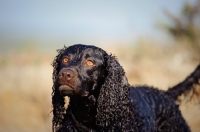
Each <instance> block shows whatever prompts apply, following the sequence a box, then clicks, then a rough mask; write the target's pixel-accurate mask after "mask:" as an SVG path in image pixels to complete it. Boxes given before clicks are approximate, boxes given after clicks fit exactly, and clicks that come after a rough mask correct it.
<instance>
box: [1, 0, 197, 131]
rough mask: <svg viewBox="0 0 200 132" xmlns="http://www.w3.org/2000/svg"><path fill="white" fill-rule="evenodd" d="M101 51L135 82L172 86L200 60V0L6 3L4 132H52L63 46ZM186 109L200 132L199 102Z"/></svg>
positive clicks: (3, 5) (3, 0)
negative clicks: (55, 73) (56, 64)
mask: <svg viewBox="0 0 200 132" xmlns="http://www.w3.org/2000/svg"><path fill="white" fill-rule="evenodd" d="M77 43H82V44H90V45H95V46H98V47H101V48H102V49H104V50H106V51H107V52H108V53H112V54H114V55H116V56H117V57H118V60H119V62H120V63H121V65H122V66H123V67H124V69H125V71H126V74H127V77H128V80H129V82H130V84H131V85H144V84H146V85H150V86H154V87H158V88H159V89H164V90H165V89H167V88H168V87H172V86H174V85H175V84H177V83H179V82H181V81H182V80H183V79H184V78H185V77H186V76H188V75H189V74H190V73H191V72H192V71H193V70H194V69H195V68H196V66H197V65H198V64H199V62H200V0H176V1H174V0H168V1H160V0H151V1H144V0H140V1H136V0H126V1H122V0H115V1H105V0H103V1H92V0H86V1H81V0H77V1H67V0H65V1H62V0H61V1H49V0H48V1H47V0H43V1H40V0H34V1H26V0H18V1H15V0H9V1H8V0H1V1H0V132H50V131H51V120H52V113H51V110H52V105H51V87H52V66H51V63H52V62H53V59H54V57H55V56H56V54H57V52H56V49H61V48H63V47H64V45H65V46H69V45H72V44H77ZM181 111H182V113H183V116H184V117H185V118H186V120H187V122H188V124H189V125H190V127H191V129H192V131H194V132H199V131H200V116H199V112H200V108H199V105H198V104H197V103H196V102H195V101H191V102H188V103H183V104H182V105H181Z"/></svg>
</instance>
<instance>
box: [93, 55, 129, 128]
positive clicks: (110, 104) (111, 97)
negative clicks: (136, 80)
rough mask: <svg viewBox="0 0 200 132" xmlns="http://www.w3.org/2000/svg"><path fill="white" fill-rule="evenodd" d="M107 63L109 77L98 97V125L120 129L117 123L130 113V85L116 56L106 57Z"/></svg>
mask: <svg viewBox="0 0 200 132" xmlns="http://www.w3.org/2000/svg"><path fill="white" fill-rule="evenodd" d="M105 62H106V73H107V76H106V79H105V82H104V84H103V85H102V87H101V89H100V94H99V97H98V103H97V115H96V124H97V125H99V126H101V127H103V128H106V127H108V126H117V127H120V124H117V121H118V122H119V120H121V119H120V118H121V117H124V115H127V114H128V113H129V112H128V111H129V106H128V105H129V94H130V91H129V84H128V81H127V78H126V76H125V72H124V69H123V68H122V66H120V64H119V63H118V61H117V59H116V58H115V56H112V55H107V56H105ZM121 125H122V124H121Z"/></svg>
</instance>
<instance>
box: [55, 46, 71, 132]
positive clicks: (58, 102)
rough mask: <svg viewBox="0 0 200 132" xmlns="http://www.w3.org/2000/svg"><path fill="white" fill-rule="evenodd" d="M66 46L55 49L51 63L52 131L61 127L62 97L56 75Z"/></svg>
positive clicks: (62, 115)
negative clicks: (56, 53)
mask: <svg viewBox="0 0 200 132" xmlns="http://www.w3.org/2000/svg"><path fill="white" fill-rule="evenodd" d="M66 49H67V47H65V46H64V48H63V49H59V50H57V52H58V55H57V56H56V57H55V58H54V61H53V63H52V66H53V86H52V105H53V110H52V111H53V120H52V123H53V124H52V129H53V132H54V131H57V130H59V129H60V128H61V127H62V120H63V117H64V111H65V108H64V104H65V103H64V98H63V97H62V96H60V92H59V90H58V86H57V84H56V80H57V75H58V73H59V67H60V66H59V65H60V58H61V56H62V54H63V53H64V52H65V50H66Z"/></svg>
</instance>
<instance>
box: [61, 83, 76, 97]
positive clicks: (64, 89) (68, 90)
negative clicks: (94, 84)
mask: <svg viewBox="0 0 200 132" xmlns="http://www.w3.org/2000/svg"><path fill="white" fill-rule="evenodd" d="M59 91H60V95H61V96H72V95H73V94H74V93H75V89H74V88H73V87H72V86H69V85H61V86H60V87H59Z"/></svg>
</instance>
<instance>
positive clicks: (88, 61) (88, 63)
mask: <svg viewBox="0 0 200 132" xmlns="http://www.w3.org/2000/svg"><path fill="white" fill-rule="evenodd" d="M85 64H86V65H87V66H94V62H92V61H91V60H86V62H85Z"/></svg>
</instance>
